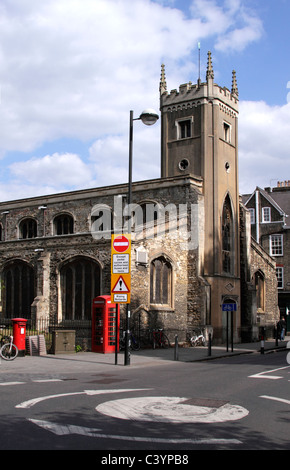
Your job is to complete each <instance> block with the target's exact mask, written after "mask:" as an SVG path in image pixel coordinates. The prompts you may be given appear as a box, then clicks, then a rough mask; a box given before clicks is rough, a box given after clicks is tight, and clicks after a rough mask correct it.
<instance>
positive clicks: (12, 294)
mask: <svg viewBox="0 0 290 470" xmlns="http://www.w3.org/2000/svg"><path fill="white" fill-rule="evenodd" d="M3 281H4V293H5V294H4V299H3V301H4V308H3V310H4V315H5V317H6V318H13V317H23V318H27V319H30V318H31V304H32V302H33V300H34V297H35V275H34V269H33V268H32V267H31V266H29V265H28V264H27V263H24V262H23V261H14V262H12V263H10V264H9V265H7V266H6V267H5V268H4V272H3Z"/></svg>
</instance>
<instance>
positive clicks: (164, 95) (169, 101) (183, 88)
mask: <svg viewBox="0 0 290 470" xmlns="http://www.w3.org/2000/svg"><path fill="white" fill-rule="evenodd" d="M213 79H214V72H213V68H212V63H211V54H210V52H209V53H208V67H207V73H206V82H201V81H200V80H198V82H197V83H195V84H193V83H192V82H188V83H184V84H181V85H180V86H179V89H178V90H177V89H173V90H171V91H170V93H169V92H168V91H167V84H166V78H165V67H164V65H162V71H161V80H160V107H161V108H163V107H168V108H167V111H170V110H172V111H173V110H176V109H179V108H181V109H184V108H188V107H195V106H197V105H199V104H202V103H203V102H205V101H215V100H219V101H222V102H223V103H224V104H225V105H227V106H229V107H230V108H232V109H233V111H234V112H236V113H238V109H239V105H238V103H239V98H238V95H239V93H238V87H237V81H236V72H235V71H234V70H233V72H232V89H231V90H229V89H228V88H227V87H221V86H219V85H218V84H216V83H214V81H213Z"/></svg>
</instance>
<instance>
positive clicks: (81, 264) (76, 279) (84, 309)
mask: <svg viewBox="0 0 290 470" xmlns="http://www.w3.org/2000/svg"><path fill="white" fill-rule="evenodd" d="M60 275H61V296H62V317H63V319H64V320H90V319H91V308H92V300H93V298H94V297H96V296H98V295H100V285H101V282H100V280H101V269H100V266H99V264H98V263H96V262H94V261H93V260H91V259H87V258H77V259H75V260H73V261H70V262H68V263H66V264H65V265H64V266H63V267H62V269H61V272H60Z"/></svg>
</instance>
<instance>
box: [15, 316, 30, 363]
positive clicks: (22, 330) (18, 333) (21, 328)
mask: <svg viewBox="0 0 290 470" xmlns="http://www.w3.org/2000/svg"><path fill="white" fill-rule="evenodd" d="M26 322H27V320H26V319H25V318H13V319H12V323H13V343H14V344H15V346H17V348H18V356H25V337H26Z"/></svg>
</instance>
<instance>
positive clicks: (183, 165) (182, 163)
mask: <svg viewBox="0 0 290 470" xmlns="http://www.w3.org/2000/svg"><path fill="white" fill-rule="evenodd" d="M178 166H179V169H180V170H182V171H184V170H186V169H187V168H188V167H189V161H188V160H187V159H186V158H184V159H183V160H181V161H180V162H179V165H178Z"/></svg>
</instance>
